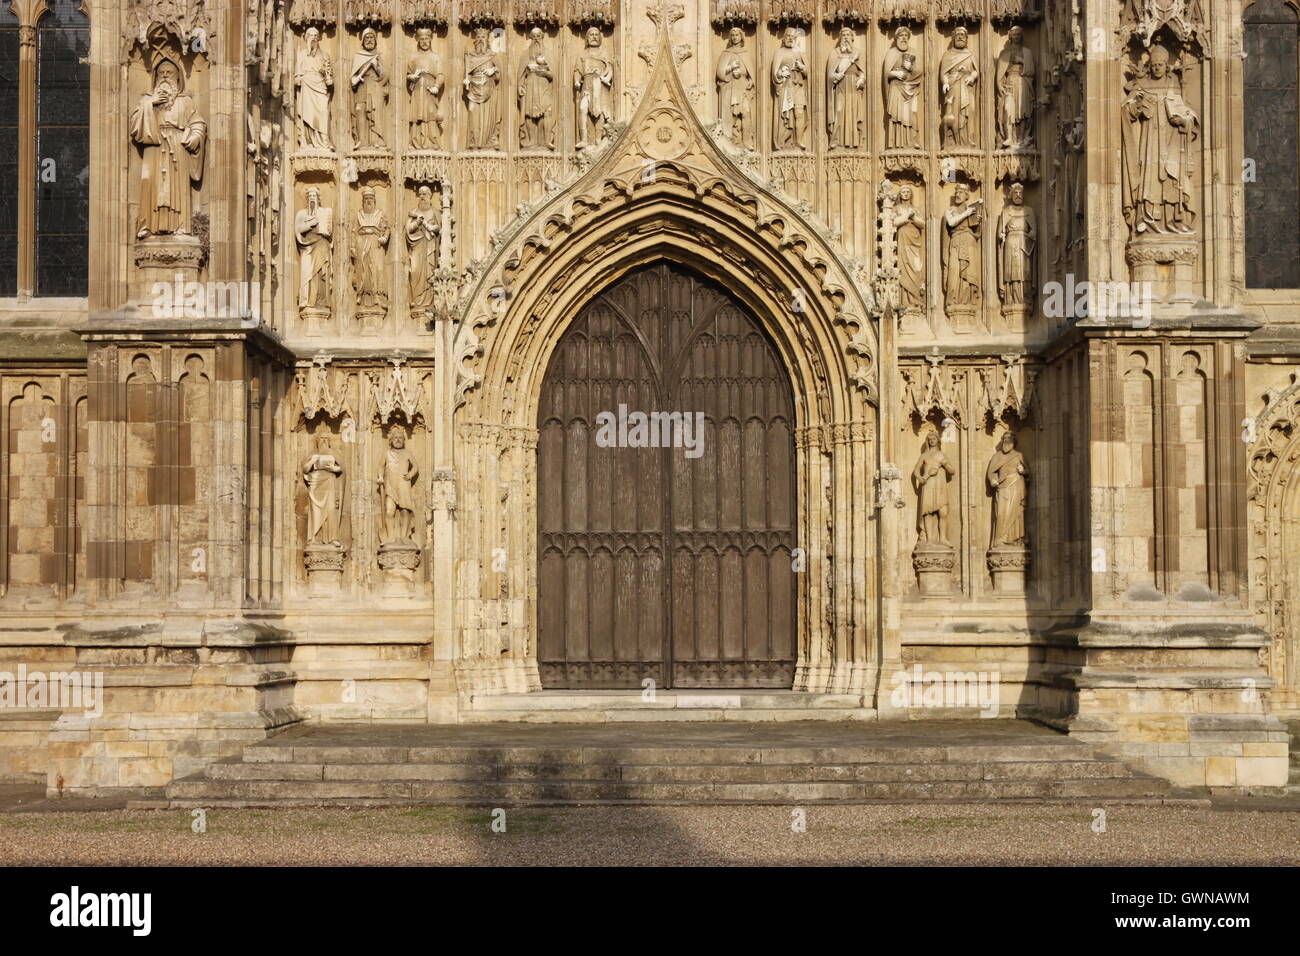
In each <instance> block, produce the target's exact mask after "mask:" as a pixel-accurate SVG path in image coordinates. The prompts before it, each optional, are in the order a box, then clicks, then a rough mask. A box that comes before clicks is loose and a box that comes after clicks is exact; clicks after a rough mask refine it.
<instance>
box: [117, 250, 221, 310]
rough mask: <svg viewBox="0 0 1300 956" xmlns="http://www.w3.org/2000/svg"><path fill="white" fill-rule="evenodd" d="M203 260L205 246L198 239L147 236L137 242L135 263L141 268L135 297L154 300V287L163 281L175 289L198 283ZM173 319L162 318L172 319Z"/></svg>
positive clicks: (133, 291) (134, 293) (138, 272)
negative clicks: (179, 286)
mask: <svg viewBox="0 0 1300 956" xmlns="http://www.w3.org/2000/svg"><path fill="white" fill-rule="evenodd" d="M202 261H203V246H202V244H201V243H200V242H199V240H198V238H197V237H195V236H182V235H173V236H146V237H145V238H143V239H137V240H136V243H135V264H136V266H137V267H138V271H137V272H136V281H137V282H138V283H139V284H138V285H137V286H136V287H135V288H134V289H132V290H131V292H132V295H133V296H134V297H135V298H137V299H141V300H152V299H153V298H154V292H153V289H154V286H155V284H157V283H159V282H161V283H165V284H166V285H168V286H171V287H173V288H174V287H175V286H176V284H177V283H180V284H181V287H182V289H184V284H185V283H188V282H197V281H198V279H199V263H200V262H202ZM172 317H173V316H158V318H172Z"/></svg>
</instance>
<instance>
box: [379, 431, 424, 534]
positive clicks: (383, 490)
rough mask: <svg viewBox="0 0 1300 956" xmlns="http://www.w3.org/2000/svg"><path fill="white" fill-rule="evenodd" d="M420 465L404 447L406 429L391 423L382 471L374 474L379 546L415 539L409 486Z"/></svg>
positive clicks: (418, 472)
mask: <svg viewBox="0 0 1300 956" xmlns="http://www.w3.org/2000/svg"><path fill="white" fill-rule="evenodd" d="M419 474H420V469H419V467H418V466H417V465H416V463H415V459H414V458H413V457H412V456H411V452H410V450H408V449H407V447H406V430H405V429H404V428H403V427H402V426H400V425H395V426H393V427H391V428H390V429H389V433H388V450H387V451H386V452H385V454H384V467H383V471H382V473H381V474H380V477H379V478H378V485H379V498H380V501H381V503H382V509H381V511H380V514H381V515H382V522H381V532H380V547H381V548H382V547H385V546H390V545H399V544H414V543H415V503H414V500H413V495H412V488H413V487H414V485H415V479H416V478H418V477H419Z"/></svg>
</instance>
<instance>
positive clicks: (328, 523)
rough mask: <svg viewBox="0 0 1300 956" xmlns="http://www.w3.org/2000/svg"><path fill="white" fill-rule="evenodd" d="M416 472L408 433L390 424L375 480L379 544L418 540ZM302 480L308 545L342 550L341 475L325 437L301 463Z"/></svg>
mask: <svg viewBox="0 0 1300 956" xmlns="http://www.w3.org/2000/svg"><path fill="white" fill-rule="evenodd" d="M419 476H420V469H419V466H418V465H416V463H415V458H414V457H413V456H412V455H411V452H410V450H409V449H408V448H407V447H406V432H405V431H404V430H403V429H402V428H401V427H393V428H392V429H391V430H390V431H389V435H388V449H387V451H385V453H384V462H383V467H382V468H381V469H380V473H379V476H378V477H377V478H376V479H375V495H376V498H377V500H378V504H379V516H380V520H379V541H380V544H382V545H395V544H414V543H416V542H415V503H414V502H415V491H414V489H415V481H416V479H417V478H419ZM302 480H303V483H304V484H305V485H306V490H307V546H308V547H332V548H341V547H342V543H341V540H340V539H341V531H340V529H341V527H342V522H343V499H344V495H343V489H344V484H345V478H344V471H343V465H342V463H341V462H340V461H339V459H338V456H337V455H335V454H334V449H333V442H332V440H331V439H330V436H329V435H327V434H322V435H318V436H317V437H316V439H315V441H314V449H313V451H312V453H311V455H309V456H308V458H307V460H306V461H305V462H304V463H303V466H302Z"/></svg>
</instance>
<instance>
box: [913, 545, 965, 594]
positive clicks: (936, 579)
mask: <svg viewBox="0 0 1300 956" xmlns="http://www.w3.org/2000/svg"><path fill="white" fill-rule="evenodd" d="M956 566H957V553H956V552H955V551H954V550H953V549H952V547H951V546H949V545H927V544H918V545H917V546H916V549H915V550H914V551H913V552H912V567H913V568H914V569H915V570H916V583H917V586H918V587H919V588H920V590H921V593H922V594H950V593H952V590H953V576H952V573H953V569H954V568H955V567H956Z"/></svg>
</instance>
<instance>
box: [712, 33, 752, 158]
mask: <svg viewBox="0 0 1300 956" xmlns="http://www.w3.org/2000/svg"><path fill="white" fill-rule="evenodd" d="M717 83H718V122H720V123H721V124H722V128H723V130H724V131H725V132H726V136H727V139H728V140H730V141H731V143H732V145H733V146H739V147H740V148H741V149H753V148H754V76H753V74H752V73H750V72H749V64H748V63H746V62H745V31H744V30H742V29H740V27H732V28H731V30H730V31H729V32H728V33H727V48H726V49H725V50H723V51H722V53H721V54H720V55H719V56H718V70H717Z"/></svg>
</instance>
